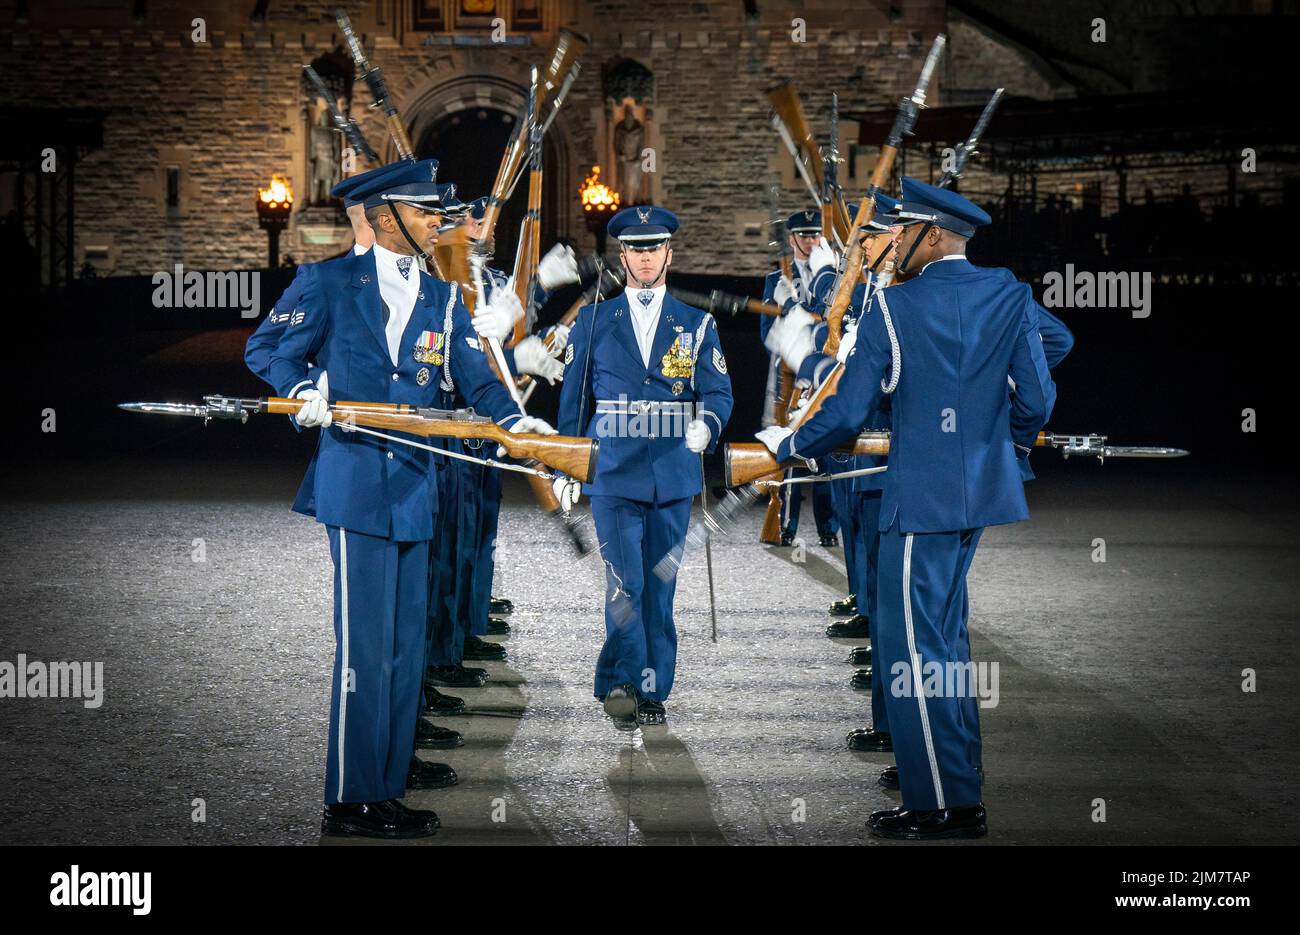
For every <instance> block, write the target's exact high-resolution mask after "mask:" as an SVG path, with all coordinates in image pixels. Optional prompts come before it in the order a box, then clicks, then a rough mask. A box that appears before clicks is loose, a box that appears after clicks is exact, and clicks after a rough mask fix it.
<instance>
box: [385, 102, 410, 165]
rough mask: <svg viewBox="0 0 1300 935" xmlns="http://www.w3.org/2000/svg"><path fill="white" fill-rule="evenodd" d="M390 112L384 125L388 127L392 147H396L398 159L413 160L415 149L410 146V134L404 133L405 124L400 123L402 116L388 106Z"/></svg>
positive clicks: (392, 107)
mask: <svg viewBox="0 0 1300 935" xmlns="http://www.w3.org/2000/svg"><path fill="white" fill-rule="evenodd" d="M389 107H390V108H391V110H390V111H389V114H388V116H387V117H385V118H384V123H386V124H387V125H388V135H389V136H391V137H392V138H393V145H394V146H396V147H397V158H398V159H414V158H415V147H414V146H412V145H411V137H410V134H408V133H407V132H406V124H404V123H402V115H401V114H399V113H398V112H397V108H396V107H394V106H393V105H392V104H389Z"/></svg>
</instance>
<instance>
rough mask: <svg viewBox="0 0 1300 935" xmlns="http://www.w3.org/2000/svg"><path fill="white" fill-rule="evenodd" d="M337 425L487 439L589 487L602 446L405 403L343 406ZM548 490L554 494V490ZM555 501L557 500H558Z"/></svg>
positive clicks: (269, 406)
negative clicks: (429, 412)
mask: <svg viewBox="0 0 1300 935" xmlns="http://www.w3.org/2000/svg"><path fill="white" fill-rule="evenodd" d="M302 407H303V402H302V400H300V399H285V398H283V397H272V398H270V399H268V400H267V401H266V411H267V412H274V413H281V414H283V415H296V414H297V413H298V411H299V410H300V409H301V408H302ZM330 412H332V413H333V414H334V420H335V421H336V422H340V423H343V422H347V423H351V424H354V425H364V426H366V427H368V428H379V429H392V430H394V431H398V432H405V433H406V434H408V435H419V436H423V437H426V438H481V439H484V440H487V441H493V442H496V443H497V444H498V445H500V446H501V447H503V448H504V449H505V450H506V453H507V454H509V455H510V457H512V458H516V459H519V460H534V461H540V462H541V463H542V464H545V465H546V466H547V467H550V468H553V469H554V470H556V471H559V472H561V473H563V474H567V475H568V476H569V477H572V478H574V479H575V480H579V481H582V482H584V483H586V482H588V481H590V480H591V479H592V477H594V476H595V474H596V459H597V456H598V454H599V450H600V446H599V443H598V442H596V441H595V440H594V439H591V438H575V437H572V436H569V435H536V434H533V433H530V432H520V433H519V434H514V433H512V432H510V431H508V430H506V429H504V428H502V427H501V426H499V425H497V424H496V423H495V422H470V421H464V420H460V419H430V418H426V417H425V416H422V415H420V413H419V411H418V410H417V409H416V408H415V407H413V406H408V405H406V404H404V403H367V402H337V403H334V404H333V405H331V406H330ZM546 489H547V490H548V491H550V486H549V485H547V486H546ZM552 499H554V496H553V495H552Z"/></svg>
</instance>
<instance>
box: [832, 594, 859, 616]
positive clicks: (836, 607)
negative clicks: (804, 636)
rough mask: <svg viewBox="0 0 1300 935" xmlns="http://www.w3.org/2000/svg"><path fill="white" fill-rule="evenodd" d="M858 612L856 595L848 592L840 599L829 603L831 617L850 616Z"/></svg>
mask: <svg viewBox="0 0 1300 935" xmlns="http://www.w3.org/2000/svg"><path fill="white" fill-rule="evenodd" d="M857 612H858V596H857V595H856V594H850V595H849V596H848V597H846V598H844V600H842V601H835V602H833V603H832V604H831V609H830V611H829V613H830V615H831V616H832V617H852V616H853V615H854V614H856V613H857Z"/></svg>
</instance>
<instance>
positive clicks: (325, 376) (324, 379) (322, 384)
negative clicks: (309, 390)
mask: <svg viewBox="0 0 1300 935" xmlns="http://www.w3.org/2000/svg"><path fill="white" fill-rule="evenodd" d="M316 389H318V390H320V394H321V395H322V396H324V397H325V398H326V399H329V398H330V375H329V373H327V372H326V371H324V370H322V371H321V372H320V377H319V378H317V380H316Z"/></svg>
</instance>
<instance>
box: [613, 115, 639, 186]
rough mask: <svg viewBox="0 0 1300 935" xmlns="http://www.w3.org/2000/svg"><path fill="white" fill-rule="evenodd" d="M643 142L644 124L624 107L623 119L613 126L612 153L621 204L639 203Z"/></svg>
mask: <svg viewBox="0 0 1300 935" xmlns="http://www.w3.org/2000/svg"><path fill="white" fill-rule="evenodd" d="M644 143H645V126H644V125H643V124H642V123H641V121H639V120H637V119H636V114H634V113H633V112H632V108H631V107H627V108H624V110H623V120H622V121H621V122H620V123H619V124H618V125H617V126H615V127H614V154H615V156H617V158H618V190H619V194H621V195H622V198H623V204H625V205H635V204H640V203H641V202H642V201H643V200H644V199H643V198H642V194H641V192H642V181H643V175H644V173H642V171H641V150H642V147H643V144H644Z"/></svg>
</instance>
